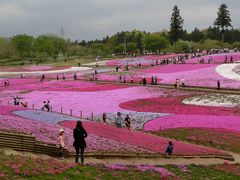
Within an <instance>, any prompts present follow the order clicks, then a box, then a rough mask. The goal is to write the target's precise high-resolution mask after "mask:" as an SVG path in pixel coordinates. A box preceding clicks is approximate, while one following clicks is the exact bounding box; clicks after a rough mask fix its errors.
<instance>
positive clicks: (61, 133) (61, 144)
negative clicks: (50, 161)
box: [58, 129, 65, 159]
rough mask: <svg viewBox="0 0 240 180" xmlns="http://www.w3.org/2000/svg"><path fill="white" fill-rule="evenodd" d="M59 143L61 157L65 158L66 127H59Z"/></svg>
mask: <svg viewBox="0 0 240 180" xmlns="http://www.w3.org/2000/svg"><path fill="white" fill-rule="evenodd" d="M58 143H59V151H60V157H61V159H64V157H63V150H64V147H65V138H64V129H59V136H58Z"/></svg>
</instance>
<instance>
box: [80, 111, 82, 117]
mask: <svg viewBox="0 0 240 180" xmlns="http://www.w3.org/2000/svg"><path fill="white" fill-rule="evenodd" d="M80 118H81V119H82V111H81V112H80Z"/></svg>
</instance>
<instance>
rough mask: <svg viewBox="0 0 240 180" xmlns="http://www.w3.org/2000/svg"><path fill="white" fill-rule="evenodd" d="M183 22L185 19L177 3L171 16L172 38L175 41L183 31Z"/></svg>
mask: <svg viewBox="0 0 240 180" xmlns="http://www.w3.org/2000/svg"><path fill="white" fill-rule="evenodd" d="M183 22H184V20H183V19H182V17H181V15H180V10H179V9H178V7H177V6H176V5H175V6H174V8H173V13H172V17H171V22H170V34H169V35H170V40H171V41H172V42H173V43H175V42H176V41H177V40H178V39H179V37H180V35H181V33H182V32H183V26H182V25H183Z"/></svg>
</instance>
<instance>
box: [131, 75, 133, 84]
mask: <svg viewBox="0 0 240 180" xmlns="http://www.w3.org/2000/svg"><path fill="white" fill-rule="evenodd" d="M131 83H132V84H133V76H131Z"/></svg>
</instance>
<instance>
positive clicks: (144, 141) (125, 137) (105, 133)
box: [60, 121, 223, 155]
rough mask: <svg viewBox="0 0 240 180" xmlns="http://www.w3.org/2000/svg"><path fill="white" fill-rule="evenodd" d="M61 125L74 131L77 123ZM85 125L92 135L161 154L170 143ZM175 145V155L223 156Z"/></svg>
mask: <svg viewBox="0 0 240 180" xmlns="http://www.w3.org/2000/svg"><path fill="white" fill-rule="evenodd" d="M60 125H61V126H64V127H67V128H72V129H73V128H74V127H75V125H76V122H71V121H66V122H63V123H60ZM83 125H84V127H85V128H86V130H87V132H89V133H90V134H94V135H96V136H100V137H102V138H106V139H112V140H114V141H117V142H122V143H125V144H129V145H133V146H137V147H140V148H144V149H146V150H149V151H151V152H155V153H160V154H162V153H164V152H165V148H166V146H167V144H168V142H169V139H166V138H161V137H157V136H154V135H149V134H145V133H142V132H135V131H129V130H128V129H124V128H116V127H113V126H110V125H104V124H101V123H91V122H83ZM174 144H175V147H176V149H175V151H174V154H176V155H197V154H198V155H199V154H201V155H209V154H223V153H222V152H219V151H215V150H213V149H207V148H204V147H199V146H195V145H190V144H185V143H182V142H178V141H174Z"/></svg>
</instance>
